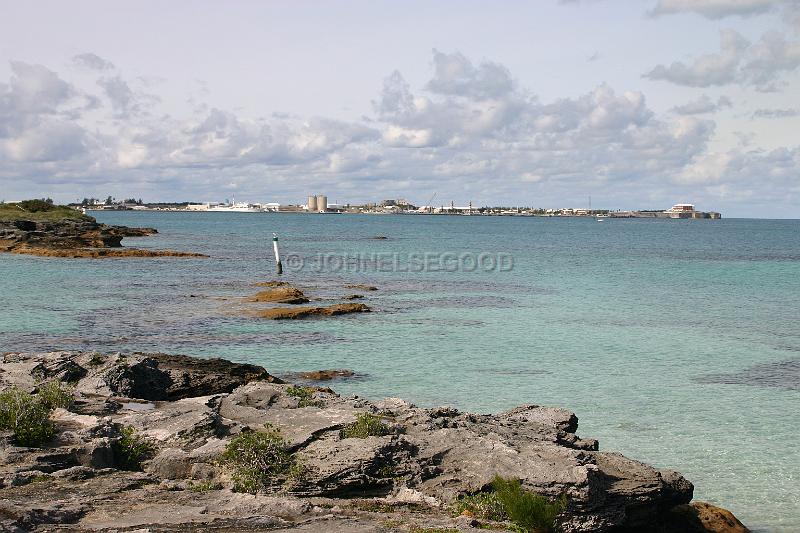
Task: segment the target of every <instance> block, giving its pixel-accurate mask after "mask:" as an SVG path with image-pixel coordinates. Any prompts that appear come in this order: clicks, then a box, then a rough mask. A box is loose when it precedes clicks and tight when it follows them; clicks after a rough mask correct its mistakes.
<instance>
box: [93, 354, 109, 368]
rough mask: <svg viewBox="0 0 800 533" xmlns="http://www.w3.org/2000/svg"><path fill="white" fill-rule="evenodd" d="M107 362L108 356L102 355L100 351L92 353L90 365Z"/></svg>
mask: <svg viewBox="0 0 800 533" xmlns="http://www.w3.org/2000/svg"><path fill="white" fill-rule="evenodd" d="M105 362H106V358H105V357H103V356H102V355H100V354H99V353H94V354H92V357H91V359H89V366H100V365H102V364H103V363H105Z"/></svg>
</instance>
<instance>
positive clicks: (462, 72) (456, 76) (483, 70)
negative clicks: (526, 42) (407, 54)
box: [426, 49, 514, 100]
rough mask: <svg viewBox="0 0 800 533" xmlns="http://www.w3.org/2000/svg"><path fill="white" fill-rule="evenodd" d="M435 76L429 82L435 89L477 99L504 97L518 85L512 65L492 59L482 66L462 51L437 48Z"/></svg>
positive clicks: (440, 92) (442, 92)
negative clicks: (474, 63)
mask: <svg viewBox="0 0 800 533" xmlns="http://www.w3.org/2000/svg"><path fill="white" fill-rule="evenodd" d="M433 65H434V75H433V78H431V80H430V81H429V82H428V84H427V85H426V89H428V90H429V91H430V92H432V93H436V94H443V95H450V96H463V97H465V98H473V99H476V100H485V99H490V98H495V99H496V98H502V97H504V96H506V95H507V94H509V93H510V92H511V91H512V90H513V89H514V81H513V80H512V79H511V73H510V72H509V71H508V69H507V68H506V67H505V66H503V65H500V64H499V63H494V62H491V61H484V62H483V63H481V64H480V65H478V66H475V65H473V64H472V62H471V61H470V60H469V59H467V58H466V57H464V55H463V54H460V53H458V52H456V53H452V54H445V53H443V52H440V51H438V50H436V49H434V50H433Z"/></svg>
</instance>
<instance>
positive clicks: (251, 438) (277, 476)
mask: <svg viewBox="0 0 800 533" xmlns="http://www.w3.org/2000/svg"><path fill="white" fill-rule="evenodd" d="M265 428H266V431H248V432H243V433H240V434H238V435H236V436H235V437H233V438H232V439H231V441H230V442H229V443H228V445H227V446H226V447H225V451H224V452H223V454H222V456H221V458H220V459H221V462H222V463H224V464H226V465H228V466H229V467H230V468H231V469H232V470H233V472H232V474H231V478H232V479H233V490H234V491H236V492H249V493H250V494H255V493H257V492H259V491H262V490H265V489H268V488H269V487H271V486H274V485H277V484H279V483H281V482H283V481H286V479H287V478H288V477H289V475H290V474H291V473H292V470H293V468H296V467H295V464H296V463H295V461H294V458H293V457H292V455H291V454H290V453H289V451H288V450H287V444H286V441H285V440H284V439H283V437H282V436H281V434H280V432H279V431H278V430H277V429H274V428H273V427H272V426H270V425H265Z"/></svg>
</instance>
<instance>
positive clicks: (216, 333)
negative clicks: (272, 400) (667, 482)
mask: <svg viewBox="0 0 800 533" xmlns="http://www.w3.org/2000/svg"><path fill="white" fill-rule="evenodd" d="M97 218H98V219H99V220H100V221H102V222H108V223H114V224H127V225H133V226H154V227H157V228H158V229H159V231H160V232H161V233H160V234H159V235H157V236H154V237H147V238H141V239H139V238H126V239H125V241H124V242H125V244H126V245H129V246H140V247H147V248H170V249H179V250H190V251H199V252H204V253H207V254H209V255H210V256H211V258H209V259H177V258H160V259H107V260H68V259H53V258H36V257H26V256H15V255H10V254H3V255H0V303H2V305H0V350H3V351H7V350H29V351H30V350H49V349H65V348H68V349H97V350H105V351H116V350H143V351H154V350H158V351H164V352H171V353H185V354H190V355H198V356H220V357H226V358H230V359H234V360H237V361H246V362H253V363H258V364H262V365H264V366H265V367H267V369H268V370H269V371H270V372H272V373H276V374H280V373H284V372H290V371H298V370H313V369H320V368H350V369H353V370H355V371H357V372H358V373H359V374H363V375H365V377H364V378H363V379H359V380H351V381H342V382H334V383H335V384H334V387H335V388H336V389H337V391H339V392H341V393H344V394H359V395H362V396H368V397H383V396H401V397H403V398H406V399H409V400H411V401H413V402H415V403H418V404H421V405H435V404H451V405H455V406H457V407H459V408H461V409H464V410H478V411H497V410H502V409H507V408H510V407H512V406H514V405H518V404H521V403H538V404H547V405H557V406H561V407H565V408H568V409H571V410H573V411H575V412H576V413H577V415H578V416H579V418H580V431H579V433H580V434H581V435H583V436H586V437H594V438H598V439H600V445H601V449H605V450H617V451H620V452H623V453H625V454H627V455H630V456H632V457H635V458H638V459H641V460H643V461H646V462H649V463H652V464H655V465H657V466H660V467H668V468H674V469H676V470H679V471H681V472H682V473H683V474H684V475H686V476H687V477H688V478H689V479H690V480H691V481H693V482H694V483H695V487H696V489H695V495H696V497H697V498H698V499H702V500H708V501H711V502H713V503H717V504H720V505H723V506H725V507H727V508H729V509H731V510H732V511H733V512H734V513H735V514H736V515H737V516H738V517H740V518H741V519H742V520H743V521H744V522H745V523H746V524H747V525H749V526H751V527H754V528H759V529H763V530H765V531H797V530H800V509H798V504H797V502H798V501H800V483H799V482H798V479H800V461H798V452H797V449H796V447H795V446H794V443H795V442H796V440H797V436H798V428H800V409H798V407H800V390H799V389H800V386H798V380H799V379H800V376H798V368H800V309H798V307H800V304H798V302H800V221H768V220H720V221H701V220H698V221H693V220H642V219H639V220H627V219H619V220H606V221H605V222H604V223H602V224H598V223H597V222H595V221H594V220H593V219H556V218H552V219H546V218H516V217H513V218H511V217H509V218H505V217H431V216H349V215H300V214H298V215H295V214H235V213H135V212H128V213H124V212H122V213H98V215H97ZM273 231H275V232H278V233H279V235H280V237H281V247H282V253H283V254H284V259H285V262H287V264H294V261H295V259H296V258H298V257H299V258H302V259H303V260H304V261H305V264H306V267H305V268H304V269H303V270H300V271H296V270H292V269H291V268H289V269H288V270H289V271H287V272H286V273H285V274H284V278H285V279H286V280H288V281H291V282H293V283H294V284H296V285H298V286H300V287H301V288H303V289H304V290H306V292H307V293H308V294H309V295H312V296H316V297H319V298H322V299H323V300H322V301H321V302H320V303H325V301H329V302H334V301H338V300H337V299H338V298H340V297H341V296H343V295H345V294H352V293H360V294H364V296H365V298H364V299H363V300H356V301H359V302H364V303H367V304H368V305H370V306H371V307H372V308H373V311H374V312H372V313H369V314H363V315H351V316H344V317H340V318H335V319H323V320H305V321H298V322H275V321H260V320H256V319H252V318H246V317H243V316H241V314H240V313H241V311H242V310H244V309H246V308H247V307H248V305H246V304H243V303H242V302H241V300H240V298H241V297H242V296H246V295H249V294H251V293H253V292H255V291H256V290H258V289H256V288H254V287H252V286H251V284H252V283H253V282H255V281H259V280H269V279H273V278H274V264H273V262H272V259H271V254H272V251H271V242H270V238H271V232H273ZM375 235H386V236H388V237H389V239H387V240H375V239H372V238H371V237H373V236H375ZM425 252H432V253H441V252H452V253H454V254H456V256H458V255H459V254H468V256H469V257H471V256H473V255H474V256H477V255H478V254H480V253H488V254H508V255H509V256H510V257H511V258H512V259H513V268H512V269H510V270H508V269H505V270H504V271H501V270H497V269H496V270H493V271H490V272H486V271H483V270H481V269H478V270H477V271H474V272H466V271H456V272H417V271H411V272H408V271H406V272H401V271H399V270H409V268H404V267H407V266H408V264H407V263H404V261H405V260H406V259H408V257H409V255H413V254H421V253H425ZM376 253H377V254H380V255H379V256H377V257H376V256H374V255H371V254H376ZM393 254H398V258H399V259H398V260H397V261H398V262H397V265H396V266H395V265H394V259H393V258H394V255H393ZM387 257H389V258H392V260H391V261H388V263H389V265H388V267H387V261H386V258H387ZM323 261H324V262H325V263H326V264H327V266H328V267H331V266H336V265H338V264H342V263H343V262H344V263H347V264H349V265H350V266H351V268H350V269H345V270H343V271H338V272H331V271H322V272H316V271H315V268H314V267H315V265H319V264H320V263H321V262H323ZM353 265H358V268H359V270H360V271H358V272H357V271H355V270H356V268H355V267H354V266H353ZM290 266H291V265H290ZM410 270H415V269H413V268H412V269H410ZM347 283H368V284H373V285H376V286H378V287H379V288H380V290H378V291H374V292H365V291H358V290H355V289H347V288H344V284H347Z"/></svg>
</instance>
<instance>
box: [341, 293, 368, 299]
mask: <svg viewBox="0 0 800 533" xmlns="http://www.w3.org/2000/svg"><path fill="white" fill-rule="evenodd" d="M363 297H364V295H363V294H348V295H347V296H344V297H342V300H360V299H362V298H363Z"/></svg>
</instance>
